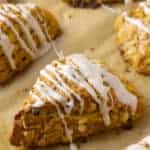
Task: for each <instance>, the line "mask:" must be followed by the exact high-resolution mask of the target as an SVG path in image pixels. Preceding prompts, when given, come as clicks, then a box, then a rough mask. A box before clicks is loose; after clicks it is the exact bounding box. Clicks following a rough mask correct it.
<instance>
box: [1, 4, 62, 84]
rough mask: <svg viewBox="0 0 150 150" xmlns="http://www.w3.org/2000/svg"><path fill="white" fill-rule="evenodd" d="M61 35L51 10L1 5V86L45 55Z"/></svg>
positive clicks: (30, 6)
mask: <svg viewBox="0 0 150 150" xmlns="http://www.w3.org/2000/svg"><path fill="white" fill-rule="evenodd" d="M59 34H60V27H59V25H58V23H57V21H56V19H55V17H54V16H53V15H52V14H51V12H49V11H48V10H45V9H43V8H40V7H39V6H37V5H35V4H17V5H13V4H2V5H0V83H5V82H6V81H8V79H10V78H11V77H12V75H13V74H15V73H16V72H20V71H22V70H23V69H24V68H25V67H26V66H28V65H29V64H30V63H31V62H32V61H33V60H35V59H37V58H38V57H40V56H42V55H44V54H45V53H46V52H47V51H48V50H49V49H50V46H51V40H52V39H54V38H56V37H57V36H58V35H59Z"/></svg>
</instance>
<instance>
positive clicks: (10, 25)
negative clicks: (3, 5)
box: [0, 10, 31, 54]
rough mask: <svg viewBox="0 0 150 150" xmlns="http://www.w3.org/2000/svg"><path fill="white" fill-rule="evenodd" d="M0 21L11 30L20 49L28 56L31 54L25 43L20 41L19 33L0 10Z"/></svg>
mask: <svg viewBox="0 0 150 150" xmlns="http://www.w3.org/2000/svg"><path fill="white" fill-rule="evenodd" d="M0 20H1V21H3V22H5V23H6V25H7V26H8V27H10V28H11V30H12V31H13V32H14V34H15V35H16V37H17V40H18V41H19V42H20V44H21V46H22V48H24V49H25V50H26V51H27V52H28V53H29V54H30V53H31V51H30V49H29V48H28V46H27V45H26V43H25V42H24V41H23V40H22V39H21V37H20V35H19V33H18V32H17V30H16V29H15V27H14V26H13V24H12V22H11V21H10V20H9V19H8V18H7V17H5V16H4V14H3V11H1V10H0Z"/></svg>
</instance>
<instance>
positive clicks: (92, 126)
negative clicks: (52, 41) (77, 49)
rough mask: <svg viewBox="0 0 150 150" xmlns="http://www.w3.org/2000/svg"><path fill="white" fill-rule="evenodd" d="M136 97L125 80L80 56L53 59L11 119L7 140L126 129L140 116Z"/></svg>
mask: <svg viewBox="0 0 150 150" xmlns="http://www.w3.org/2000/svg"><path fill="white" fill-rule="evenodd" d="M142 110H143V109H142V103H141V97H140V96H139V95H138V94H137V91H136V90H135V88H134V87H133V86H132V84H131V83H129V82H128V81H126V80H122V79H120V78H119V77H118V76H117V75H115V74H114V73H112V72H111V71H109V70H108V69H107V68H106V66H103V65H102V64H100V63H98V62H96V61H93V60H90V59H88V58H87V57H86V56H84V55H81V54H73V55H70V56H68V57H65V58H62V59H59V60H56V61H53V62H52V63H51V64H48V65H47V66H46V67H45V68H44V69H43V70H41V71H40V75H39V77H38V79H37V81H36V83H35V84H34V85H33V88H32V90H31V91H30V93H29V96H28V97H27V99H26V100H25V103H24V105H23V107H22V108H21V109H20V110H19V111H18V113H17V114H16V115H15V117H14V122H13V130H12V133H11V137H10V141H11V143H12V144H13V145H16V146H25V147H43V146H48V145H51V144H57V143H61V144H64V143H70V146H71V148H72V147H73V148H75V145H74V144H73V142H75V141H80V140H82V139H86V138H87V137H89V136H92V135H97V134H100V133H101V132H103V131H108V130H111V129H118V128H129V127H131V125H132V124H133V122H135V120H137V119H139V117H141V115H142Z"/></svg>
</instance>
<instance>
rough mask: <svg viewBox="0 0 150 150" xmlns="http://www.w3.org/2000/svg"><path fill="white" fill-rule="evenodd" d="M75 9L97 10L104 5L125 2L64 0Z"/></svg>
mask: <svg viewBox="0 0 150 150" xmlns="http://www.w3.org/2000/svg"><path fill="white" fill-rule="evenodd" d="M63 1H64V2H66V3H68V4H69V5H71V6H73V7H80V8H97V7H99V6H101V5H102V4H113V3H123V2H124V1H123V0H63Z"/></svg>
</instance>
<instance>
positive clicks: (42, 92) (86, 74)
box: [30, 54, 137, 150]
mask: <svg viewBox="0 0 150 150" xmlns="http://www.w3.org/2000/svg"><path fill="white" fill-rule="evenodd" d="M55 64H56V66H57V67H54V66H53V65H47V66H46V67H45V68H44V69H43V70H41V71H40V77H41V78H42V77H44V78H45V79H47V81H48V82H44V81H42V79H41V78H39V79H38V80H37V82H36V83H35V85H34V88H33V89H34V90H33V91H31V92H30V96H31V97H32V98H33V99H34V101H35V102H34V103H33V104H32V107H41V106H43V104H44V103H45V102H44V100H45V99H46V100H48V101H49V102H50V103H52V104H53V105H54V106H55V107H56V109H57V112H58V114H59V116H60V118H61V120H62V122H63V124H64V128H65V132H66V136H67V137H68V139H69V141H70V143H71V145H70V149H73V150H74V149H77V147H76V146H75V145H74V144H73V143H72V132H73V131H71V129H69V128H68V127H67V122H66V121H65V118H64V116H65V113H66V114H70V113H71V111H72V110H73V108H74V105H75V101H79V103H80V113H82V112H83V111H84V98H82V96H81V95H80V94H79V93H78V92H75V91H74V90H73V89H72V88H71V87H70V86H69V84H68V83H67V82H66V79H67V80H69V81H71V82H73V83H74V84H75V85H77V86H78V87H80V88H83V89H84V90H86V92H87V93H88V94H89V95H90V96H91V97H93V100H94V101H95V102H96V103H97V104H98V105H99V110H100V114H101V116H102V118H103V120H104V123H105V125H106V126H107V125H110V124H111V120H110V115H109V113H110V110H111V109H112V107H113V97H111V96H110V94H109V91H110V89H113V90H114V92H115V94H116V96H117V98H118V101H119V102H120V103H123V104H126V105H128V106H130V108H131V110H132V112H133V113H135V111H136V107H137V98H136V96H134V95H132V94H131V93H130V92H128V91H127V90H126V88H125V87H124V86H123V84H122V83H121V81H120V80H119V78H118V77H116V76H115V75H113V74H111V73H110V72H108V71H107V70H106V69H104V67H102V66H101V65H99V64H95V63H93V62H91V61H90V60H89V59H88V58H86V57H85V56H83V55H80V54H74V55H70V56H69V57H67V58H65V63H63V62H59V61H56V62H55ZM106 83H107V84H106ZM49 84H50V85H49ZM53 85H54V86H53ZM35 91H36V92H38V93H39V94H38V96H37V94H35V93H34V92H35ZM60 91H61V92H60ZM43 99H44V100H43ZM110 100H111V103H112V105H111V106H108V103H109V101H110ZM57 103H60V104H61V105H62V106H63V107H64V110H65V112H62V111H61V109H60V108H59V106H58V105H57Z"/></svg>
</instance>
